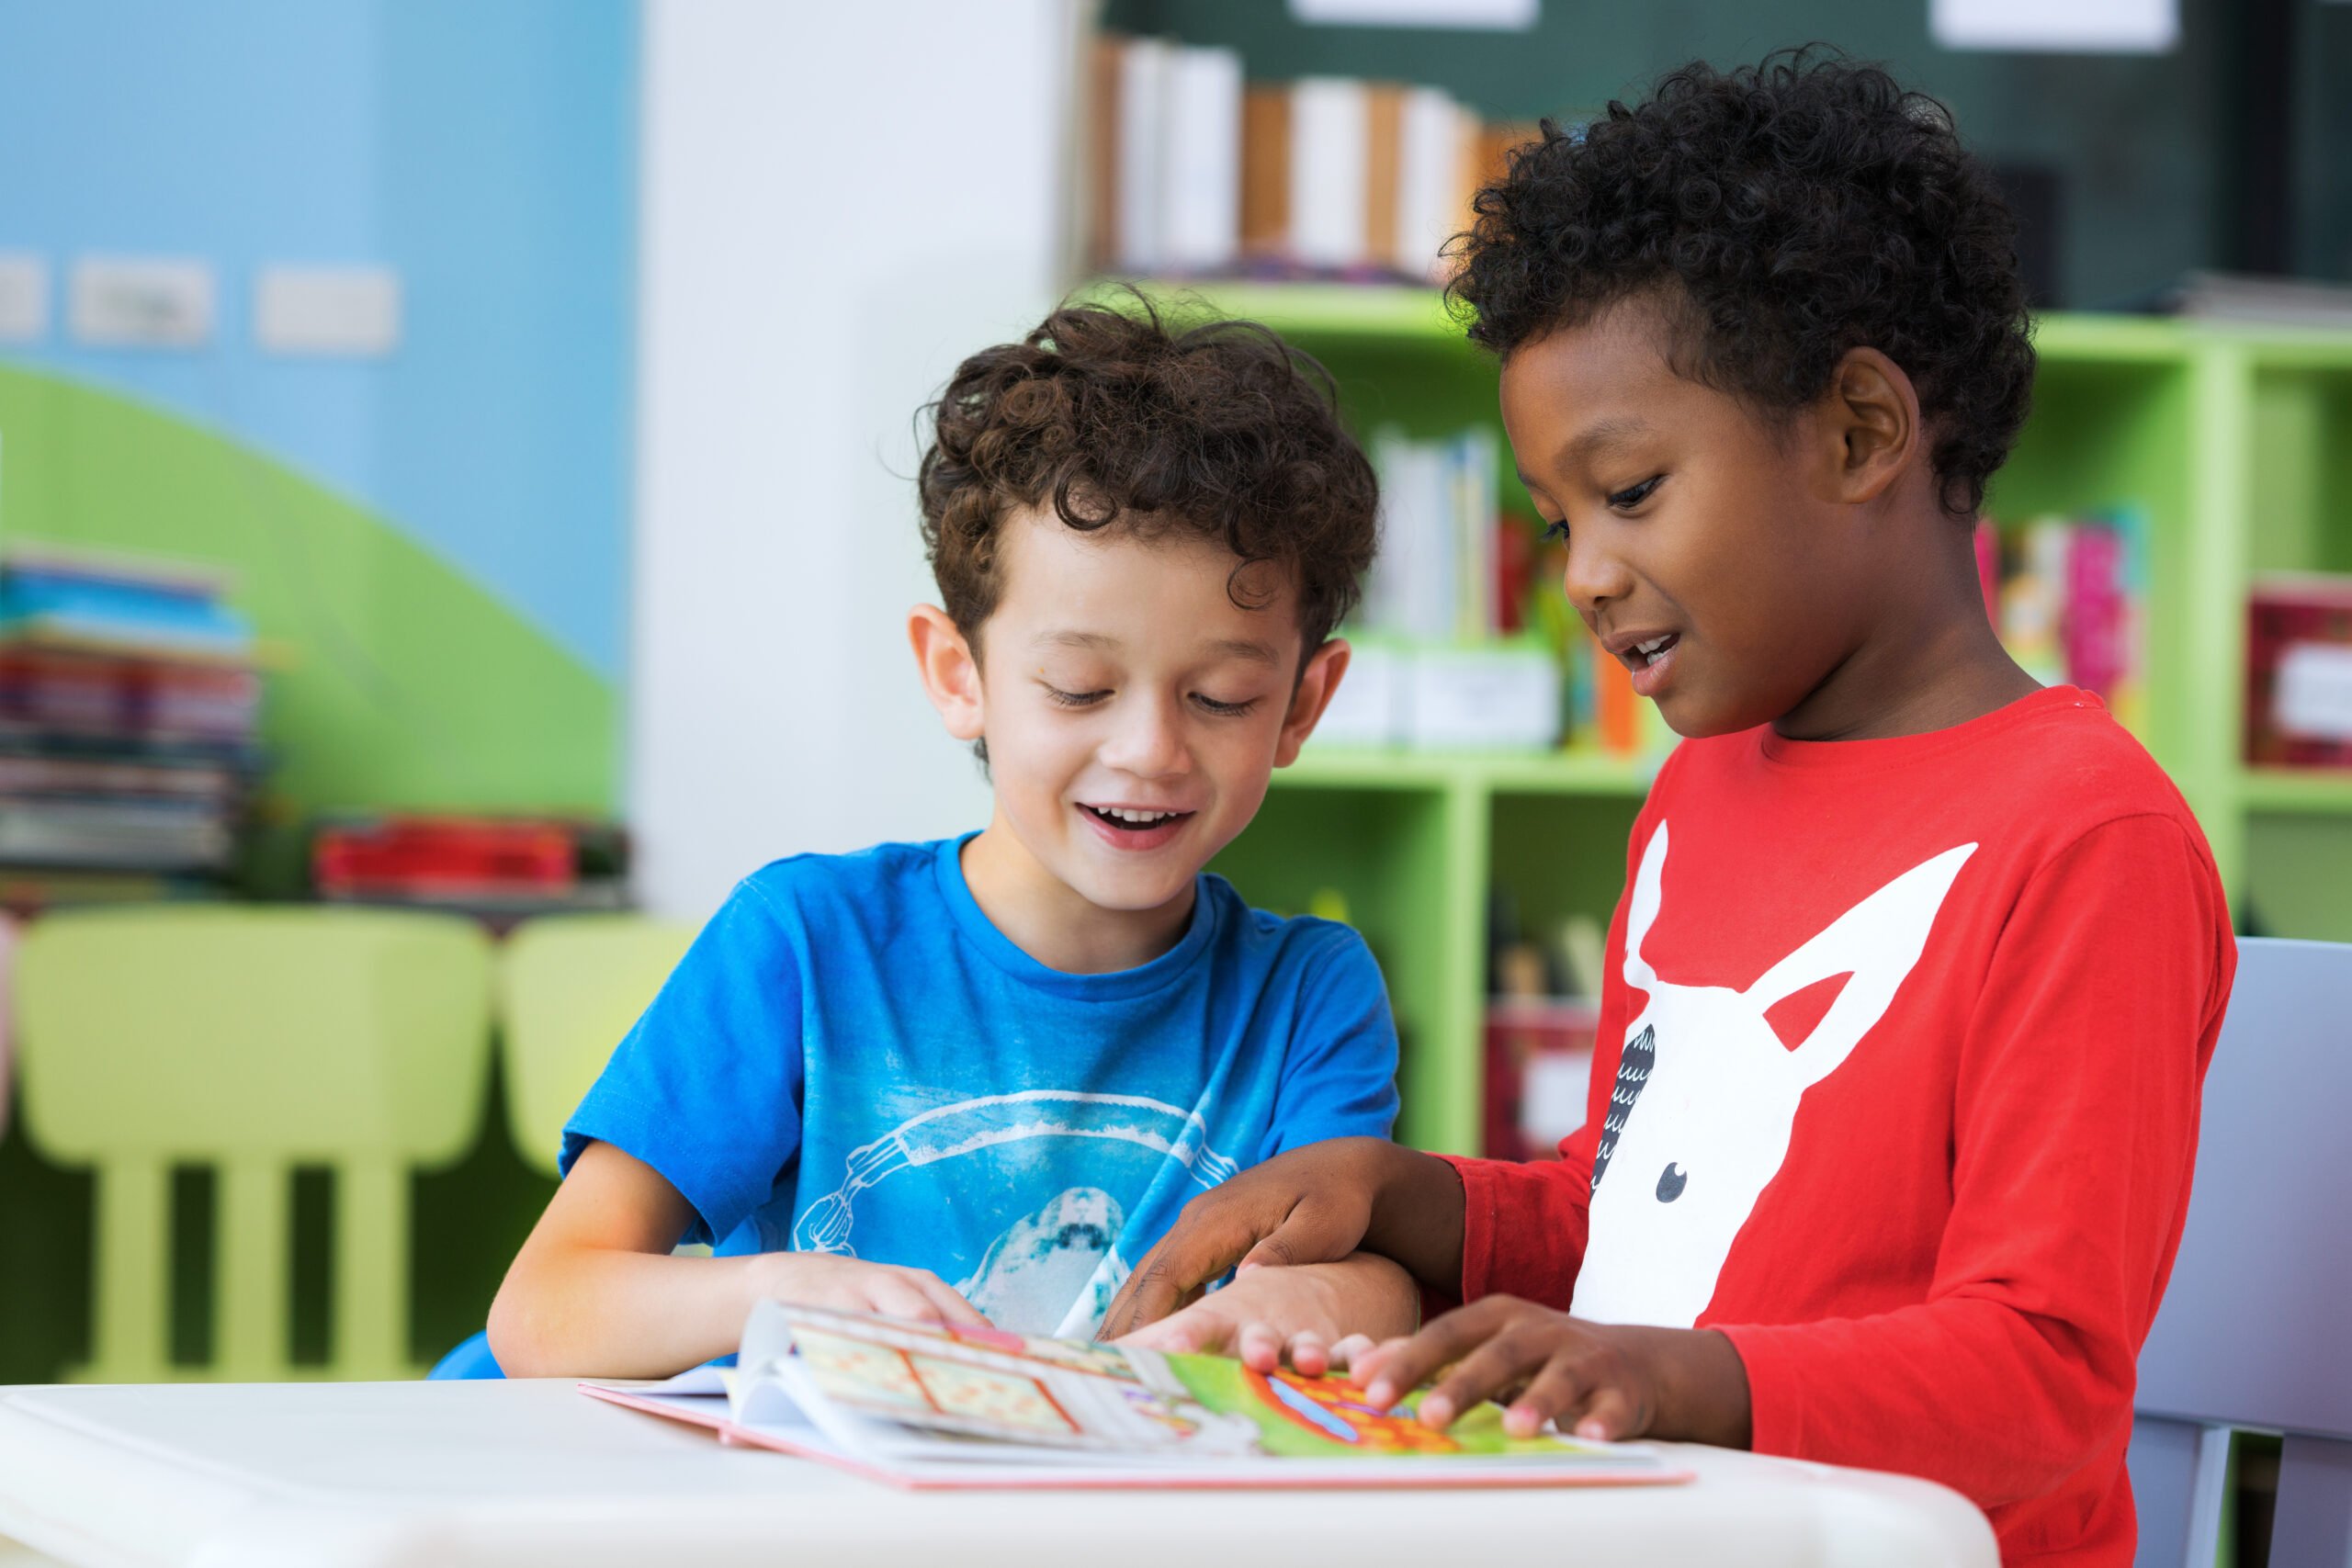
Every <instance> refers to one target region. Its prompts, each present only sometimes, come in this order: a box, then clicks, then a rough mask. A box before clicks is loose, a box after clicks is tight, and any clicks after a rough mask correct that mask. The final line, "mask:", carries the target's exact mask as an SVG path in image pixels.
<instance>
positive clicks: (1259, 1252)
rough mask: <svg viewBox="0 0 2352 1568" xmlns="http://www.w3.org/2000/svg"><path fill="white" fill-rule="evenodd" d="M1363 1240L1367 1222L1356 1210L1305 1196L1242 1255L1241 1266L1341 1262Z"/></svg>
mask: <svg viewBox="0 0 2352 1568" xmlns="http://www.w3.org/2000/svg"><path fill="white" fill-rule="evenodd" d="M1362 1241H1363V1221H1362V1220H1361V1219H1360V1218H1357V1217H1356V1216H1355V1214H1354V1213H1353V1212H1352V1211H1348V1210H1340V1209H1336V1208H1334V1207H1333V1206H1332V1205H1329V1204H1326V1203H1318V1202H1317V1201H1314V1200H1313V1199H1311V1198H1303V1199H1301V1200H1300V1201H1298V1202H1297V1203H1295V1205H1293V1206H1292V1208H1291V1211H1290V1213H1287V1214H1284V1215H1283V1222H1282V1224H1278V1225H1276V1226H1275V1227H1274V1228H1273V1229H1272V1231H1271V1232H1269V1233H1268V1234H1267V1235H1264V1236H1262V1237H1261V1238H1260V1239H1259V1241H1258V1243H1257V1245H1255V1246H1254V1247H1250V1250H1249V1251H1248V1252H1247V1253H1245V1254H1244V1255H1243V1256H1242V1258H1241V1263H1240V1267H1242V1268H1244V1269H1257V1268H1261V1267H1264V1266H1266V1265H1270V1264H1283V1265H1287V1264H1299V1263H1337V1262H1338V1261H1339V1260H1340V1258H1345V1257H1347V1256H1348V1255H1349V1254H1350V1253H1352V1252H1353V1251H1355V1249H1356V1246H1357V1244H1358V1243H1360V1242H1362Z"/></svg>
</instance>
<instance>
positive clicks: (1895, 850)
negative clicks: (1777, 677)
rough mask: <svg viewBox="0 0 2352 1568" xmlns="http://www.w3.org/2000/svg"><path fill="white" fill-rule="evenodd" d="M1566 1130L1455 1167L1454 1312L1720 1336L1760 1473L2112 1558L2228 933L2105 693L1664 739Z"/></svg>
mask: <svg viewBox="0 0 2352 1568" xmlns="http://www.w3.org/2000/svg"><path fill="white" fill-rule="evenodd" d="M1628 869H1629V877H1630V880H1629V882H1628V885H1627V889H1626V893H1625V896H1624V897H1623V899H1621V900H1620V902H1619V905H1618V909H1617V914H1616V918H1615V919H1614V920H1613V921H1612V922H1611V929H1610V937H1609V948H1608V953H1609V966H1608V973H1607V975H1606V976H1605V980H1604V986H1603V991H1602V1004H1601V1023H1600V1050H1599V1051H1598V1053H1597V1054H1596V1058H1595V1061H1594V1064H1593V1078H1592V1087H1591V1090H1590V1095H1589V1107H1590V1117H1589V1122H1588V1123H1587V1125H1586V1127H1585V1128H1584V1129H1583V1130H1582V1131H1581V1132H1579V1133H1577V1134H1576V1135H1574V1136H1573V1137H1571V1138H1569V1139H1568V1140H1567V1141H1566V1143H1565V1144H1563V1145H1562V1146H1561V1153H1562V1155H1563V1156H1564V1157H1563V1159H1562V1160H1561V1162H1560V1163H1558V1164H1541V1165H1518V1164H1513V1163H1510V1162H1505V1161H1495V1160H1461V1161H1457V1162H1456V1164H1457V1166H1458V1168H1460V1170H1461V1173H1462V1179H1463V1186H1464V1196H1465V1200H1466V1204H1467V1209H1466V1214H1465V1228H1464V1247H1463V1275H1462V1286H1463V1295H1464V1299H1465V1300H1466V1299H1471V1298H1475V1297H1477V1296H1480V1295H1486V1294H1490V1293H1495V1292H1508V1293H1510V1294H1513V1295H1519V1296H1524V1297H1528V1298H1531V1299H1533V1300H1536V1301H1541V1302H1544V1303H1549V1304H1552V1305H1554V1306H1559V1307H1566V1308H1568V1309H1570V1310H1572V1311H1574V1312H1576V1313H1577V1314H1578V1315H1580V1316H1585V1317H1589V1318H1593V1319H1596V1320H1600V1321H1610V1322H1643V1323H1657V1324H1672V1325H1693V1324H1695V1325H1702V1326H1710V1327H1714V1328H1719V1329H1721V1330H1723V1331H1724V1333H1725V1334H1726V1335H1727V1336H1728V1337H1730V1339H1731V1341H1732V1343H1733V1344H1734V1345H1735V1346H1736V1348H1737V1349H1738V1351H1739V1355H1740V1358H1741V1359H1742V1361H1743V1362H1744V1363H1745V1364H1746V1366H1747V1379H1748V1386H1749V1390H1750V1393H1751V1395H1752V1399H1753V1404H1754V1434H1755V1447H1756V1449H1757V1450H1758V1451H1759V1452H1765V1453H1780V1454H1792V1455H1796V1456H1798V1457H1801V1458H1804V1459H1813V1460H1824V1461H1831V1462H1835V1463H1839V1464H1849V1465H1859V1466H1863V1467H1867V1468H1871V1469H1876V1470H1891V1471H1901V1472H1909V1473H1911V1474H1915V1475H1923V1476H1928V1477H1930V1478H1932V1479H1934V1480H1937V1481H1940V1482H1943V1483H1946V1484H1948V1485H1951V1486H1952V1487H1954V1488H1956V1489H1958V1490H1959V1491H1961V1492H1962V1493H1964V1494H1965V1495H1968V1496H1970V1497H1971V1498H1973V1499H1974V1500H1975V1501H1976V1502H1977V1503H1978V1504H1979V1505H1980V1506H1983V1507H1984V1508H1985V1511H1986V1512H1987V1514H1988V1515H1989V1516H1990V1517H1991V1518H1992V1521H1993V1525H1994V1529H1995V1530H1996V1532H1997V1534H1998V1535H1999V1538H2000V1543H2001V1551H2002V1556H2003V1560H2004V1561H2005V1562H2037V1563H2062V1562H2063V1563H2065V1564H2068V1565H2070V1568H2074V1565H2089V1564H2124V1563H2128V1562H2130V1561H2131V1552H2132V1545H2133V1541H2134V1539H2135V1534H2136V1532H2135V1529H2134V1524H2133V1517H2132V1509H2131V1488H2130V1483H2129V1482H2128V1481H2127V1479H2126V1478H2125V1475H2124V1470H2123V1460H2124V1451H2125V1449H2126V1446H2127V1444H2128V1443H2129V1440H2130V1435H2131V1393H2132V1386H2133V1363H2134V1362H2135V1360H2136V1359H2137V1357H2138V1354H2139V1348H2140V1344H2141V1341H2142V1340H2143V1338H2144V1337H2146V1334H2147V1330H2148V1325H2149V1323H2150V1321H2151V1320H2152V1319H2153V1318H2154V1314H2155V1308H2156V1304H2157V1302H2158V1301H2159V1299H2160V1298H2161V1296H2162V1294H2163V1292H2164V1285H2165V1276H2166V1275H2167V1273H2168V1272H2169V1270H2170V1269H2171V1266H2172V1258H2173V1252H2174V1249H2175V1248H2176V1247H2177V1245H2178V1243H2179V1239H2180V1228H2181V1223H2182V1220H2183V1218H2184V1216H2185V1215H2186V1213H2187V1209H2188V1186H2189V1172H2190V1168H2191V1165H2192V1163H2193V1161H2194V1158H2195V1154H2196V1146H2197V1112H2198V1100H2199V1086H2200V1084H2201V1082H2202V1079H2203V1075H2204V1071H2205V1066H2206V1063H2207V1062H2208V1060H2209V1059H2210V1058H2211V1055H2212V1049H2213V1039H2214V1035H2215V1033H2216V1032H2218V1030H2219V1028H2220V1025H2221V1019H2222V1008H2223V1005H2224V1004H2225V1003H2226V1001H2227V999H2228V997H2229V989H2230V979H2231V976H2232V972H2233V968H2234V965H2235V961H2236V947H2235V943H2234V942H2233V939H2232V936H2231V933H2230V926H2229V919H2228V913H2227V910H2226V908H2224V906H2223V901H2222V888H2221V884H2220V880H2219V878H2218V877H2217V876H2216V874H2215V872H2214V868H2213V862H2212V857H2211V853H2210V852H2208V851H2207V849H2206V846H2205V840H2204V839H2203V836H2202V835H2201V834H2200V833H2199V830H2198V828H2197V824H2196V821H2195V819H2194V818H2192V817H2191V816H2190V814H2189V812H2188V807H2187V806H2186V805H2184V804H2183V802H2182V801H2181V799H2180V796H2179V795H2178V794H2177V792H2176V791H2175V790H2174V789H2173V787H2172V785H2171V784H2170V783H2169V781H2167V780H2166V779H2165V776H2164V774H2163V773H2162V772H2161V771H2160V770H2158V769H2157V767H2156V766H2155V764H2154V762H2153V761H2151V760H2150V759H2149V758H2148V756H2147V754H2146V753H2145V752H2144V751H2143V750H2141V749H2140V747H2139V746H2138V744H2137V743H2136V742H2134V741H2133V740H2132V739H2131V737H2130V736H2129V735H2127V734H2126V733H2125V732H2124V731H2123V730H2122V729H2121V728H2120V727H2119V726H2117V725H2116V724H2115V723H2114V722H2113V721H2112V720H2111V719H2110V718H2109V716H2108V715H2107V713H2106V710H2105V709H2104V708H2103V707H2101V706H2100V705H2099V704H2098V699H2097V698H2095V697H2092V696H2090V695H2088V694H2085V693H2082V692H2079V691H2076V690H2074V689H2072V688H2066V687H2055V688H2052V689H2050V690H2047V691H2044V692H2041V693H2037V694H2034V695H2032V696H2030V697H2027V698H2024V699H2022V700H2020V701H2018V702H2017V703H2013V704H2011V705H2008V706H2007V707H2005V708H2002V709H2000V710H1999V711H1997V712H1996V713H1993V714H1989V715H1987V716H1985V717H1983V718H1979V719H1976V720H1974V721H1973V722H1971V723H1968V724H1965V725H1962V726H1959V727H1958V728H1952V729H1948V730H1941V731H1937V732H1934V733H1930V734H1926V735H1916V736H1906V737H1902V738H1899V739H1885V740H1861V741H1838V742H1798V741H1789V740H1784V739H1781V738H1779V737H1777V736H1775V735H1773V734H1771V733H1770V731H1769V730H1758V731H1751V732H1748V733H1746V734H1742V735H1735V736H1725V737H1720V738H1717V739H1709V740H1702V741H1691V742H1685V743H1684V744H1683V745H1682V746H1681V747H1680V748H1679V750H1677V751H1676V752H1675V754H1674V756H1673V757H1672V758H1671V759H1670V760H1669V761H1668V763H1667V765H1666V767H1665V769H1664V770H1663V771H1662V772H1661V773H1659V776H1658V780H1657V786H1656V787H1655V788H1654V789H1653V791H1652V792H1651V795H1650V798H1649V800H1648V803H1647V804H1646V805H1645V807H1644V809H1643V811H1642V814H1641V816H1640V818H1639V819H1638V820H1637V821H1636V823H1635V826H1634V836H1633V840H1632V844H1631V846H1630V852H1629V856H1628Z"/></svg>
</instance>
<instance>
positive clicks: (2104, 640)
mask: <svg viewBox="0 0 2352 1568" xmlns="http://www.w3.org/2000/svg"><path fill="white" fill-rule="evenodd" d="M1987 526H1989V525H1980V531H1979V534H1978V547H1979V556H1978V560H1979V566H1980V571H1981V570H1982V569H1983V567H1984V565H1985V561H1986V559H1987V555H1986V553H1985V540H1986V534H1985V532H1984V528H1985V527H1987ZM1994 558H1996V559H1997V562H1998V579H1997V585H1996V590H1995V596H1996V604H1997V613H1996V615H1995V625H1996V627H1997V629H1998V630H1999V632H2000V634H2001V641H2002V642H2003V644H2004V645H2006V646H2007V649H2008V650H2009V656H2010V657H2011V658H2013V659H2015V660H2017V661H2018V664H2019V665H2020V666H2021V667H2022V668H2023V669H2024V670H2025V671H2026V672H2027V673H2028V674H2030V675H2031V676H2033V677H2034V678H2035V679H2036V680H2038V681H2041V682H2043V683H2044V684H2051V685H2054V684H2058V683H2061V682H2064V683H2066V684H2070V685H2075V686H2080V687H2082V688H2083V689H2085V690H2086V691H2089V692H2095V693H2097V694H2098V696H2099V698H2100V700H2102V701H2103V702H2105V703H2106V704H2107V705H2108V707H2109V710H2110V711H2111V712H2113V713H2114V715H2115V716H2116V717H2117V719H2118V720H2119V721H2120V722H2121V723H2123V724H2124V725H2126V726H2127V727H2131V728H2139V727H2141V726H2142V724H2143V722H2144V720H2145V717H2146V705H2147V699H2146V681H2147V658H2146V642H2147V615H2148V547H2147V525H2146V521H2145V519H2144V517H2143V515H2142V514H2141V513H2140V512H2139V511H2138V510H2137V509H2135V508H2130V507H2121V508H2115V509H2112V510H2109V511H2106V512H2101V513H2092V514H2088V515H2084V516H2064V515H2050V516H2043V517H2038V518H2035V519H2033V520H2032V521H2031V522H2030V523H2027V524H2026V525H2023V526H2022V527H2019V528H2017V529H2014V530H2011V531H2009V532H2007V534H2005V535H2002V536H2000V537H1999V541H1998V548H1997V554H1996V556H1995V557H1994Z"/></svg>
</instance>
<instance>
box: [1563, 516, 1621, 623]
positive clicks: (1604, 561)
mask: <svg viewBox="0 0 2352 1568" xmlns="http://www.w3.org/2000/svg"><path fill="white" fill-rule="evenodd" d="M1597 532H1599V530H1597V529H1591V528H1587V529H1583V530H1581V531H1579V532H1575V533H1571V534H1570V535H1569V536H1568V559H1567V564H1566V566H1565V567H1564V568H1562V569H1561V572H1560V588H1561V590H1562V592H1566V594H1567V596H1568V604H1570V605H1571V606H1573V607H1574V608H1575V609H1577V610H1578V611H1580V612H1582V613H1583V614H1584V615H1592V614H1593V613H1595V612H1596V611H1598V610H1599V609H1600V606H1602V605H1603V604H1608V603H1609V602H1610V601H1611V600H1612V599H1622V598H1623V597H1624V596H1625V594H1626V592H1627V591H1628V590H1630V589H1631V588H1632V587H1633V574H1632V573H1631V572H1630V571H1628V570H1626V569H1625V563H1624V561H1623V559H1622V558H1619V557H1618V556H1617V555H1616V553H1615V552H1614V551H1611V550H1610V549H1608V548H1607V547H1604V546H1603V544H1602V543H1601V542H1600V541H1599V540H1597V539H1593V538H1591V537H1589V536H1590V535H1592V534H1594V533H1597Z"/></svg>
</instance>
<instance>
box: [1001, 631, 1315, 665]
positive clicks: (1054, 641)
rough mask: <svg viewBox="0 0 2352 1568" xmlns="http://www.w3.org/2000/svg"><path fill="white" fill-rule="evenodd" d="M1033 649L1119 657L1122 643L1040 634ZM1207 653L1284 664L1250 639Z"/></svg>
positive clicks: (1094, 636) (1105, 635)
mask: <svg viewBox="0 0 2352 1568" xmlns="http://www.w3.org/2000/svg"><path fill="white" fill-rule="evenodd" d="M1032 646H1034V647H1037V648H1082V649H1090V650H1091V651H1094V652H1099V653H1116V652H1117V651H1118V650H1119V648H1120V646H1121V645H1120V642H1119V639H1118V638H1117V637H1113V636H1112V635H1111V634H1110V633H1109V632H1080V631H1063V632H1040V633H1038V634H1037V637H1036V639H1035V643H1034V644H1033V645H1032ZM1207 651H1208V652H1210V653H1214V654H1218V655H1221V656H1223V657H1225V658H1227V659H1247V660H1250V662H1251V663H1253V664H1264V665H1268V666H1275V665H1279V664H1281V663H1282V661H1283V660H1282V655H1281V654H1279V653H1277V652H1275V651H1274V649H1273V645H1272V644H1271V643H1263V642H1259V641H1257V640H1255V639H1254V638H1250V637H1219V638H1218V639H1217V640H1216V641H1215V642H1212V643H1209V644H1208V645H1207Z"/></svg>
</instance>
